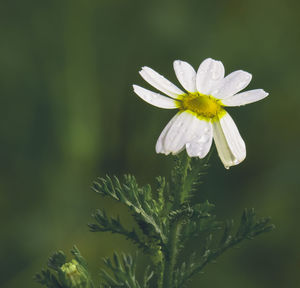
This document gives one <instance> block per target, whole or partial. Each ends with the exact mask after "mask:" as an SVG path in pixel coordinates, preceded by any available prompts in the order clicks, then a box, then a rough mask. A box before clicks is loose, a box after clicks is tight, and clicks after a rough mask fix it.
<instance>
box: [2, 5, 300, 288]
mask: <svg viewBox="0 0 300 288" xmlns="http://www.w3.org/2000/svg"><path fill="white" fill-rule="evenodd" d="M299 9H300V5H299V2H297V1H292V0H285V1H282V0H272V1H271V0H270V1H262V0H252V1H237V0H228V1H221V0H220V1H217V0H211V1H196V0H187V1H171V0H166V1H162V0H160V1H158V0H153V1H138V0H127V1H121V0H51V1H40V0H39V1H38V0H27V1H24V0H9V1H8V0H7V1H5V0H4V1H1V4H0V35H1V44H0V99H1V105H0V117H1V121H0V127H1V133H0V145H1V161H0V167H1V173H0V189H1V194H0V211H1V212H0V213H1V218H0V219H1V232H0V233H1V236H0V241H1V242H0V244H1V245H0V259H1V261H0V286H1V287H3V288H15V287H40V286H39V285H38V284H36V283H35V282H34V281H33V280H32V276H33V275H34V274H35V273H36V272H38V271H40V269H41V268H42V267H45V265H46V260H47V258H48V256H49V255H50V254H51V253H52V252H53V251H55V250H57V249H62V250H64V251H69V250H70V249H71V248H72V245H73V244H76V245H77V246H78V247H79V249H80V250H81V252H82V254H83V255H84V256H85V257H86V259H87V260H88V262H89V264H90V267H91V270H92V271H93V276H94V279H95V280H96V282H97V280H99V278H98V274H97V273H98V272H97V271H99V267H100V266H101V265H102V264H101V258H102V257H104V256H110V255H111V254H112V251H113V250H114V249H116V250H117V251H134V250H135V247H134V246H133V245H131V244H130V243H129V242H128V241H126V240H124V239H123V238H122V237H118V236H117V235H111V234H108V233H107V234H105V233H104V234H93V233H91V232H89V231H88V228H87V226H86V224H87V223H88V222H92V218H91V217H90V215H91V214H92V212H93V211H94V209H96V208H98V207H105V208H106V209H107V210H109V211H110V213H111V214H112V215H117V214H120V215H121V217H122V219H123V220H124V221H125V222H127V223H128V225H130V223H131V221H132V220H131V218H130V217H129V216H128V214H127V211H125V210H124V209H123V208H122V207H120V206H118V205H116V204H115V203H112V202H109V201H104V200H103V199H101V198H100V197H99V196H97V195H95V193H94V192H92V191H91V189H90V185H91V183H92V181H93V180H94V179H95V178H96V177H97V176H101V175H104V174H106V173H108V174H116V175H122V174H124V173H128V172H130V173H133V174H136V176H137V177H138V179H139V182H140V183H142V184H146V183H148V182H149V183H153V182H154V181H153V179H154V177H155V176H157V175H168V173H169V170H170V168H171V166H172V159H171V157H165V156H162V155H156V154H155V151H154V146H155V142H156V139H157V137H158V135H159V134H160V132H161V130H162V129H163V127H164V126H165V124H166V123H167V121H168V120H169V119H170V117H171V116H172V115H173V113H174V111H167V110H160V109H158V108H155V107H153V106H151V105H148V104H146V103H145V102H143V101H142V100H140V99H139V98H138V97H137V96H136V95H134V93H133V92H132V87H131V85H132V84H133V83H136V84H139V85H142V86H146V87H149V86H147V85H146V84H145V83H144V81H143V80H142V79H141V78H140V76H139V74H138V71H139V68H140V67H141V66H144V65H148V66H151V67H152V68H154V69H156V70H157V71H159V72H160V73H162V74H163V75H165V76H166V77H167V78H169V79H170V80H172V81H174V82H175V83H177V81H176V79H175V74H174V71H173V68H172V62H173V60H175V59H181V60H185V61H188V62H190V63H191V64H192V65H193V66H194V67H197V66H198V65H199V64H200V62H201V61H202V60H203V59H205V58H207V57H212V58H215V59H220V60H222V61H223V63H224V65H225V69H226V70H227V73H228V72H232V71H234V70H238V69H243V70H246V71H249V72H251V73H252V74H253V76H254V77H253V80H252V82H251V84H250V86H249V88H251V89H254V88H263V89H265V90H266V91H268V92H270V97H268V98H267V99H265V100H263V101H261V102H259V103H255V104H252V105H249V106H246V107H241V108H237V109H234V108H233V109H230V113H231V115H232V117H233V118H234V119H235V121H236V122H237V124H238V127H239V130H240V132H241V134H242V136H243V138H244V139H245V142H246V144H247V153H248V155H247V158H246V160H245V161H244V162H243V163H242V164H240V165H239V166H238V167H233V168H232V169H230V170H228V171H227V170H225V169H224V167H223V166H222V164H221V162H220V160H219V159H218V157H217V156H216V153H214V155H213V157H212V159H211V161H210V164H211V167H210V168H209V170H208V175H206V176H205V178H204V179H203V180H204V184H203V186H202V191H199V193H205V195H207V198H208V199H209V200H210V201H212V202H214V203H216V205H217V210H216V213H217V215H218V217H219V218H220V219H221V218H223V217H229V218H235V219H237V218H239V217H240V214H241V212H242V210H243V208H244V207H254V208H255V209H256V210H257V211H258V213H259V214H260V215H261V216H271V217H272V219H273V220H272V221H273V223H274V224H275V225H276V227H277V229H276V230H275V231H273V232H271V233H268V234H265V235H262V236H260V237H259V238H257V239H256V240H254V241H248V242H245V243H243V244H242V245H241V247H240V249H234V250H231V251H229V252H227V253H226V254H224V255H223V256H222V257H221V258H220V259H218V261H217V264H211V265H210V266H208V267H207V268H206V269H205V273H204V274H202V275H199V276H197V277H195V278H194V280H193V281H192V282H191V283H190V286H189V287H215V288H218V287H222V288H224V287H244V288H248V287H249V288H250V287H251V288H252V287H256V288H268V287H270V288H271V287H272V288H279V287H288V288H294V287H295V288H296V287H300V281H299V275H300V247H299V245H300V229H299V216H300V212H299V200H300V193H299V192H300V189H299V184H300V179H299V160H300V157H299V156H300V155H299V140H300V134H299V122H300V113H299V105H300V95H299V88H298V87H299V76H300V75H299V64H300V63H299V49H300V33H299V27H300V17H299ZM146 260H147V259H146ZM144 261H145V259H144Z"/></svg>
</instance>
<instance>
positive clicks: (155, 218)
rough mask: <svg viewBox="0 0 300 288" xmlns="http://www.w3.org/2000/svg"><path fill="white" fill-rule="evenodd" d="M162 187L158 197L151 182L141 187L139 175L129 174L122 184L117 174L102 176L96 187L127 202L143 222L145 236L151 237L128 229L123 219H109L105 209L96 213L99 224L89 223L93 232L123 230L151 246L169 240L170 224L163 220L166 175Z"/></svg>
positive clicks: (134, 215) (140, 221)
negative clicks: (167, 228)
mask: <svg viewBox="0 0 300 288" xmlns="http://www.w3.org/2000/svg"><path fill="white" fill-rule="evenodd" d="M158 181H159V188H158V191H159V193H158V195H157V197H156V198H155V197H153V193H152V189H151V186H150V185H146V186H142V187H141V186H139V185H138V183H137V181H136V179H135V177H134V176H132V175H125V176H124V182H123V183H121V182H120V180H119V179H118V178H117V177H113V178H111V177H109V176H106V177H105V178H99V179H98V180H97V181H96V182H94V184H93V189H94V190H95V191H96V192H97V193H99V194H100V195H101V196H108V197H110V198H112V199H114V200H116V201H119V202H121V203H122V204H124V205H126V206H127V207H128V208H129V209H130V210H131V212H132V215H133V217H134V218H135V220H136V222H137V224H138V225H139V227H140V229H141V231H142V233H143V236H144V237H146V238H147V239H146V240H144V241H141V238H140V237H139V236H138V234H137V233H136V232H135V231H134V230H132V231H126V229H125V228H124V227H123V226H122V224H121V223H120V220H119V219H118V220H117V219H113V218H111V220H109V219H108V217H107V216H106V215H105V213H104V212H102V211H99V210H98V212H97V213H96V214H95V215H94V218H95V220H96V221H97V222H98V223H97V224H91V225H89V226H90V228H91V230H92V231H111V232H112V233H119V234H123V235H125V236H126V237H127V238H129V239H132V240H133V241H134V242H135V243H137V244H138V245H139V246H141V247H143V246H144V247H143V248H145V249H146V250H147V249H148V248H149V249H150V251H151V247H152V246H153V245H154V246H155V245H156V244H157V243H158V244H159V245H160V246H164V244H165V243H166V223H165V222H164V221H162V218H161V214H162V212H163V210H164V203H165V202H164V197H163V194H164V190H165V189H166V187H165V186H164V180H163V178H159V180H158Z"/></svg>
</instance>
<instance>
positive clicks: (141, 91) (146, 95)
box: [133, 85, 178, 109]
mask: <svg viewBox="0 0 300 288" xmlns="http://www.w3.org/2000/svg"><path fill="white" fill-rule="evenodd" d="M133 89H134V92H135V93H136V94H137V95H138V96H140V97H141V98H142V99H143V100H144V101H146V102H148V103H149V104H151V105H153V106H156V107H159V108H165V109H174V108H177V107H178V106H177V105H176V101H175V100H174V99H171V98H168V97H166V96H163V95H160V94H159V93H155V92H152V91H150V90H147V89H145V88H142V87H140V86H137V85H133Z"/></svg>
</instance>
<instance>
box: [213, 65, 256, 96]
mask: <svg viewBox="0 0 300 288" xmlns="http://www.w3.org/2000/svg"><path fill="white" fill-rule="evenodd" d="M251 79H252V75H251V74H250V73H248V72H246V71H242V70H238V71H234V72H232V73H230V74H229V75H227V76H226V77H225V78H224V79H223V80H222V81H221V82H220V84H219V86H218V87H217V89H216V91H214V93H213V94H212V95H213V96H215V97H217V98H219V99H224V98H226V97H229V96H232V95H234V94H236V93H238V92H239V91H241V90H243V89H244V88H245V87H247V86H248V84H249V83H250V81H251Z"/></svg>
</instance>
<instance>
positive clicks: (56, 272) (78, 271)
mask: <svg viewBox="0 0 300 288" xmlns="http://www.w3.org/2000/svg"><path fill="white" fill-rule="evenodd" d="M71 253H72V255H73V257H74V258H73V259H72V260H71V261H70V262H67V258H66V255H65V254H64V252H63V251H58V252H55V253H54V254H53V255H52V256H51V257H50V258H49V260H48V269H43V270H42V271H41V273H39V274H36V275H35V280H36V281H37V282H39V283H40V284H42V285H44V286H46V287H47V288H94V284H93V282H92V280H91V277H90V275H89V273H88V266H87V262H86V261H85V259H84V258H83V257H82V256H81V254H80V252H79V250H78V249H77V247H76V246H74V247H73V249H72V250H71Z"/></svg>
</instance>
